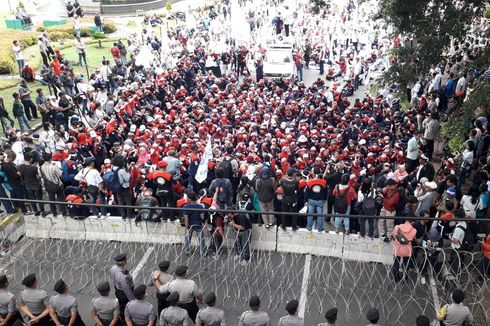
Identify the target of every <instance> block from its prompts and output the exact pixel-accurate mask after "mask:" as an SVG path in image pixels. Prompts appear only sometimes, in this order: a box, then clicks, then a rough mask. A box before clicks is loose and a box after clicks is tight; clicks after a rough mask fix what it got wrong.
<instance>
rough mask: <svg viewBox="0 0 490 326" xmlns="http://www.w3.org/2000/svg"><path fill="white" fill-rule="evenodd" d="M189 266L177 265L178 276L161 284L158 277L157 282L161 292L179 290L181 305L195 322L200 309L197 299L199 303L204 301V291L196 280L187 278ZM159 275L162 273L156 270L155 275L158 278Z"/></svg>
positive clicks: (176, 272) (176, 273)
mask: <svg viewBox="0 0 490 326" xmlns="http://www.w3.org/2000/svg"><path fill="white" fill-rule="evenodd" d="M187 268H188V267H187V266H185V265H181V266H177V268H176V269H175V275H176V276H177V278H176V279H175V280H173V281H171V282H168V283H167V284H161V283H160V281H159V280H158V279H157V280H155V283H156V286H157V287H158V288H159V289H160V292H165V291H168V292H174V291H177V292H178V293H179V298H180V302H179V306H180V307H181V308H184V309H185V310H187V313H188V314H189V317H190V318H191V319H192V321H193V322H195V321H196V315H197V312H198V311H199V307H198V306H197V303H196V299H197V301H198V302H199V303H202V292H201V290H200V289H199V288H198V287H197V285H196V283H195V282H194V281H192V280H188V279H187ZM159 276H160V273H159V272H156V273H155V277H156V278H158V277H159Z"/></svg>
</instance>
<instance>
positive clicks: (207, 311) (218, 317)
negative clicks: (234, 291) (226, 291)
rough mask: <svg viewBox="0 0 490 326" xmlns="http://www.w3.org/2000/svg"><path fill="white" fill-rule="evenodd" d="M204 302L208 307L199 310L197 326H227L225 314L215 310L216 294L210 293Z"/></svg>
mask: <svg viewBox="0 0 490 326" xmlns="http://www.w3.org/2000/svg"><path fill="white" fill-rule="evenodd" d="M204 302H205V303H206V305H207V307H206V308H203V309H201V310H199V312H198V313H197V316H196V326H225V325H226V319H225V312H224V311H223V310H221V309H218V308H215V307H214V306H215V304H216V294H214V292H211V293H209V294H208V295H207V296H206V298H204Z"/></svg>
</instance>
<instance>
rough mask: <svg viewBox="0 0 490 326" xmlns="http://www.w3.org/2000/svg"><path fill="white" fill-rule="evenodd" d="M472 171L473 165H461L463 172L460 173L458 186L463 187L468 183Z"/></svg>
mask: <svg viewBox="0 0 490 326" xmlns="http://www.w3.org/2000/svg"><path fill="white" fill-rule="evenodd" d="M470 173H471V167H461V172H460V173H459V182H458V186H459V187H462V186H463V185H464V184H465V183H466V178H467V177H469V175H470Z"/></svg>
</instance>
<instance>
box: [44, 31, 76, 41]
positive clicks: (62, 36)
mask: <svg viewBox="0 0 490 326" xmlns="http://www.w3.org/2000/svg"><path fill="white" fill-rule="evenodd" d="M48 37H49V39H50V40H51V41H55V42H58V41H61V40H70V39H74V38H75V35H74V34H73V33H67V32H62V31H48Z"/></svg>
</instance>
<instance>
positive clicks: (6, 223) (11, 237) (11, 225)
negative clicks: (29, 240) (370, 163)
mask: <svg viewBox="0 0 490 326" xmlns="http://www.w3.org/2000/svg"><path fill="white" fill-rule="evenodd" d="M0 232H1V233H0V234H1V235H0V236H1V239H2V240H3V242H5V244H10V243H15V242H17V241H18V240H19V239H20V238H21V237H22V236H24V235H25V223H24V216H23V214H21V213H15V214H8V215H5V216H4V217H3V218H2V219H1V220H0Z"/></svg>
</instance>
